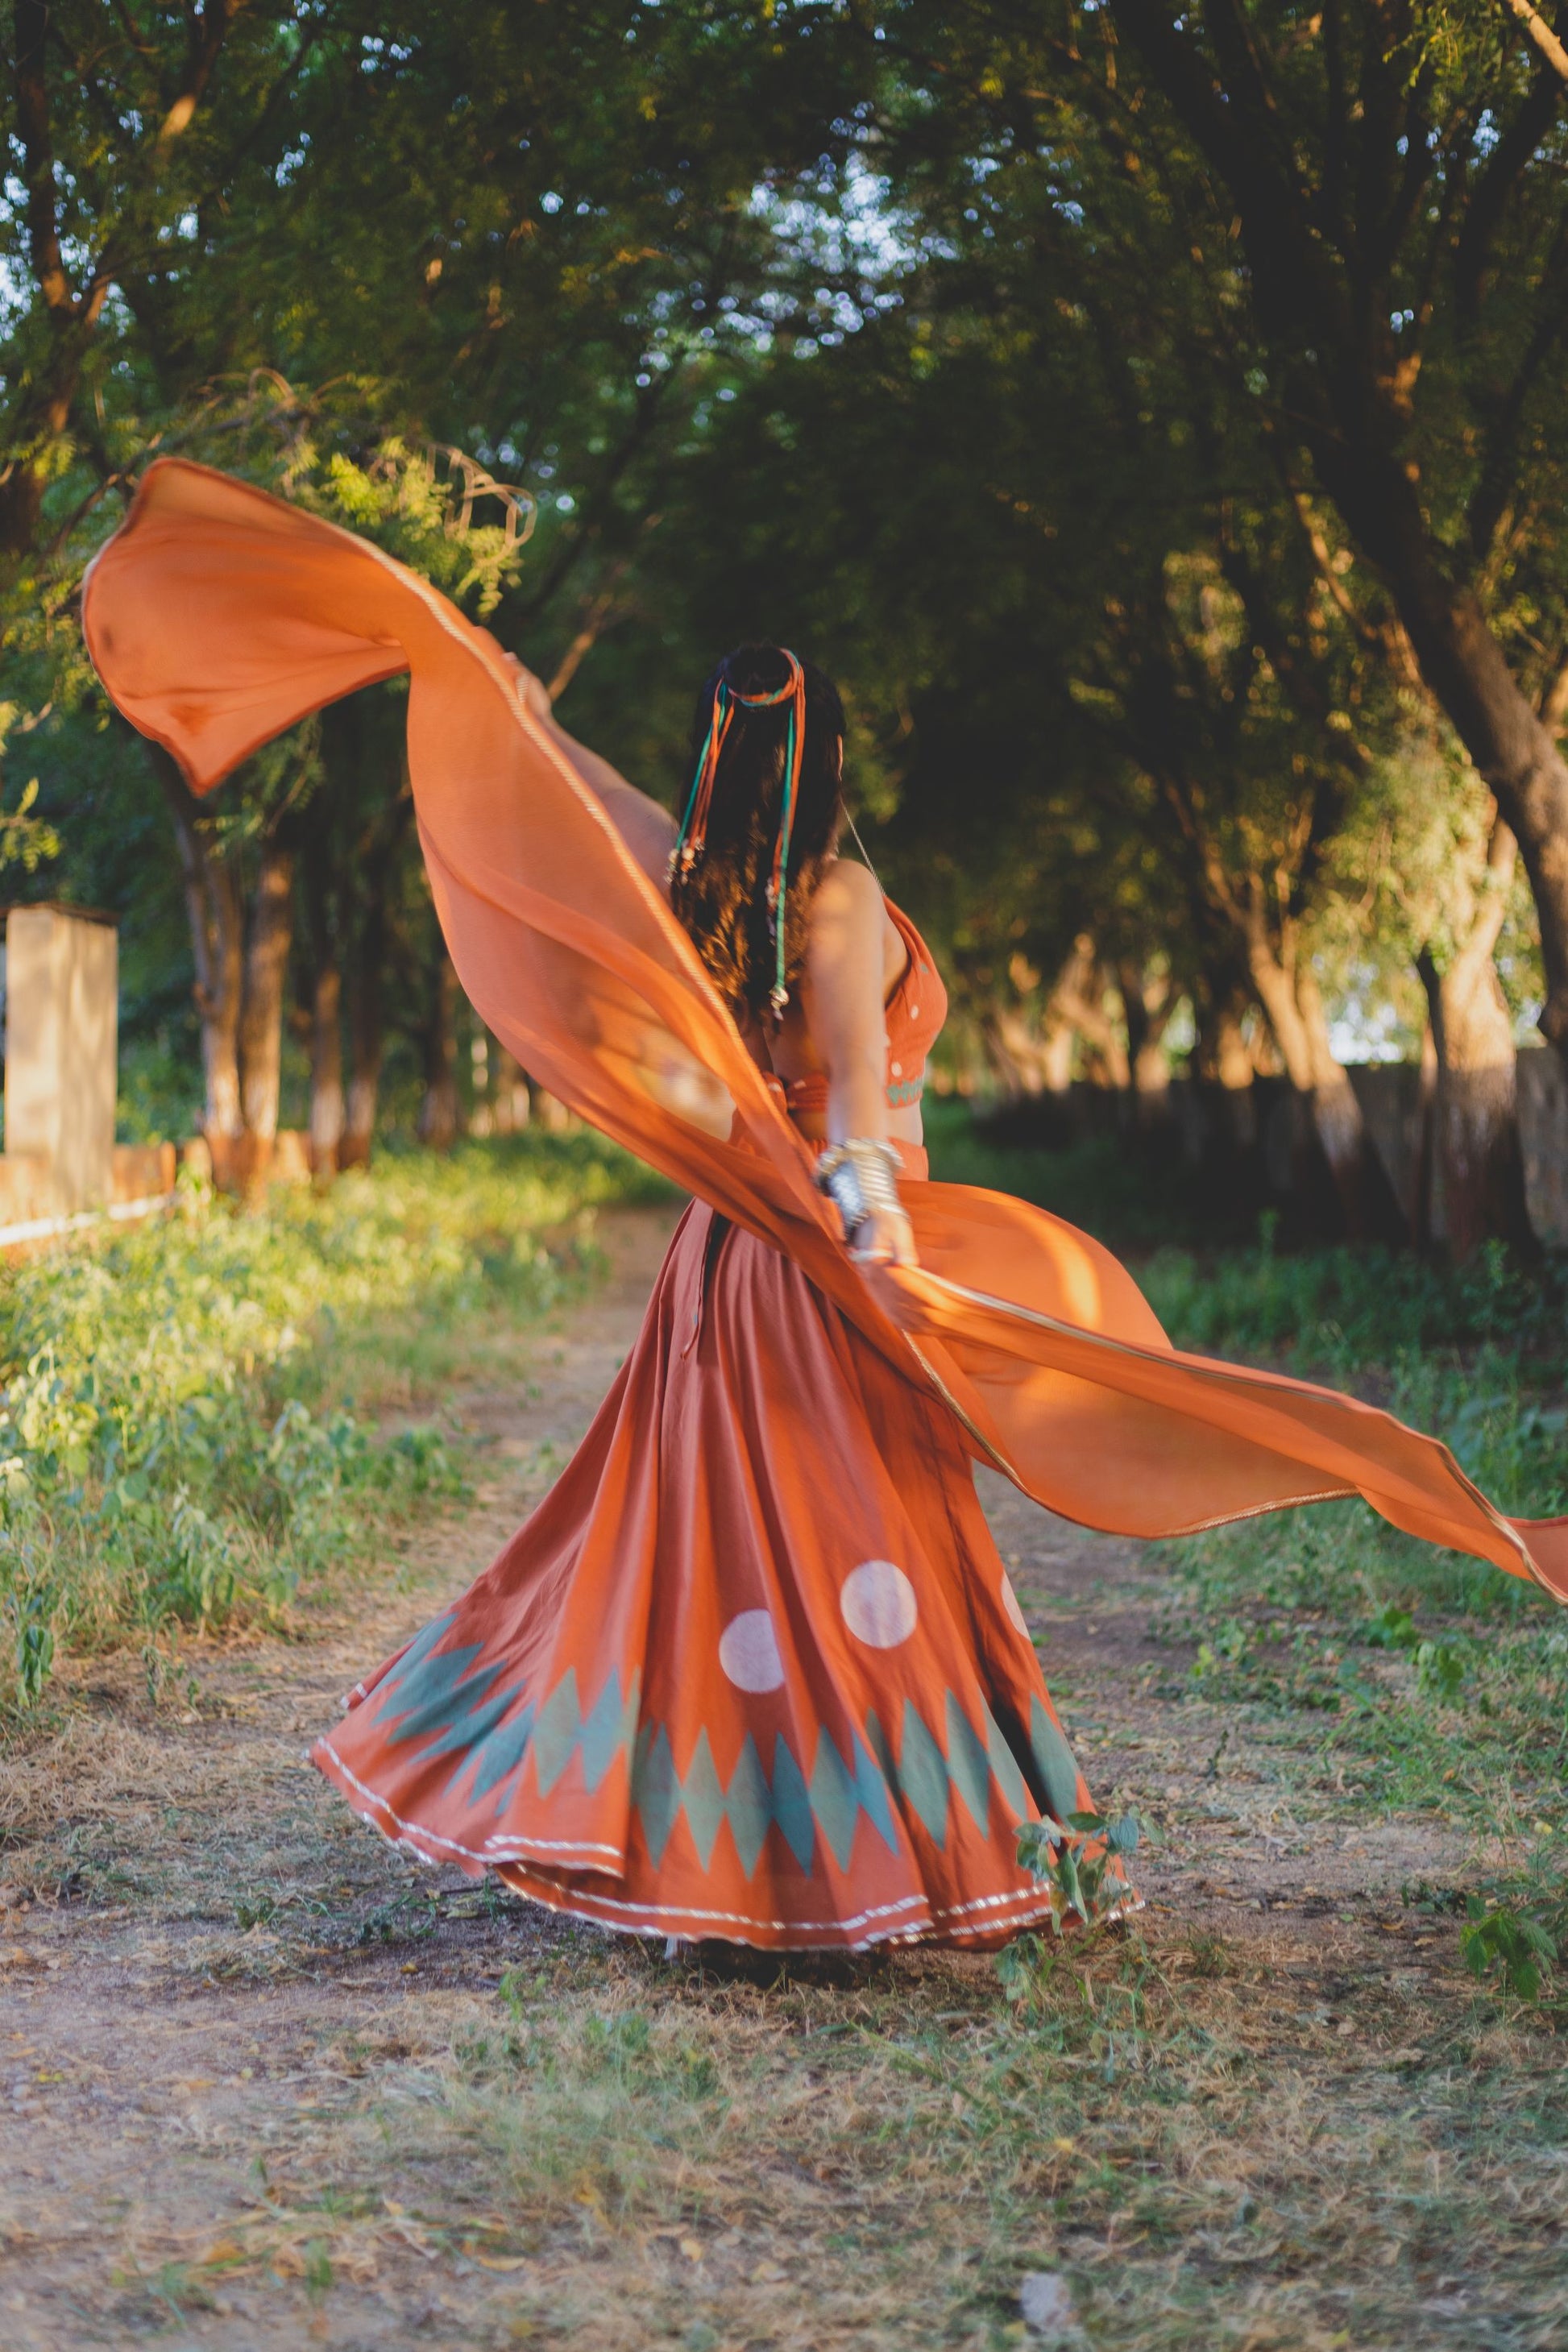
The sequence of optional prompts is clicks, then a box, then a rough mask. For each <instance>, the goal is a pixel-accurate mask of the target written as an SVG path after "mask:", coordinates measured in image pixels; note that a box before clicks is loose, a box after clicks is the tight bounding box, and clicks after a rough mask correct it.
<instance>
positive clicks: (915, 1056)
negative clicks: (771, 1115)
mask: <svg viewBox="0 0 1568 2352" xmlns="http://www.w3.org/2000/svg"><path fill="white" fill-rule="evenodd" d="M883 903H884V904H885V906H886V907H887V909H888V912H889V915H890V916H891V917H892V919H893V922H894V925H895V927H896V929H897V930H898V934H899V937H900V939H901V940H903V943H904V945H905V947H906V948H907V949H908V950H909V959H910V960H909V962H908V963H907V964H906V966H905V967H904V976H903V978H902V979H901V980H900V982H899V984H898V986H897V987H896V988H895V989H894V991H893V992H892V994H891V996H890V997H889V999H888V1008H887V1012H888V1107H889V1109H890V1110H899V1109H902V1108H907V1107H908V1106H910V1105H911V1104H914V1103H918V1102H919V1100H920V1098H921V1095H922V1094H923V1093H924V1092H925V1082H926V1055H928V1054H929V1053H930V1052H931V1047H932V1046H933V1045H935V1043H936V1041H937V1038H938V1037H939V1036H940V1035H941V1034H942V1023H943V1022H944V1021H945V1020H946V1019H947V991H946V989H945V988H944V987H943V986H942V974H941V973H940V972H939V971H937V968H936V964H935V961H933V959H932V956H931V950H930V949H929V948H928V947H927V945H926V943H925V941H924V940H922V939H921V935H920V933H919V931H918V930H916V929H915V927H914V925H913V923H911V922H910V919H909V917H908V916H907V915H906V914H905V913H904V911H903V909H902V908H901V907H895V906H894V904H893V902H892V900H891V899H890V898H887V899H885V900H884V902H883ZM784 1103H785V1105H786V1107H787V1108H788V1110H789V1112H790V1114H791V1116H792V1117H794V1118H801V1117H804V1116H806V1115H807V1114H809V1113H811V1112H813V1111H825V1110H826V1108H827V1073H826V1070H810V1071H808V1072H807V1073H806V1075H805V1077H804V1078H792V1079H790V1080H789V1081H787V1082H786V1083H785V1084H784Z"/></svg>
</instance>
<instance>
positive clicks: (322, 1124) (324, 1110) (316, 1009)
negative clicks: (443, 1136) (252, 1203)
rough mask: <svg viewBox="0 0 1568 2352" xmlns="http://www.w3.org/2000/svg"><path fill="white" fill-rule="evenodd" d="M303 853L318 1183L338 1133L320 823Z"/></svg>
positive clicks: (313, 1154)
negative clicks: (308, 946) (308, 948)
mask: <svg viewBox="0 0 1568 2352" xmlns="http://www.w3.org/2000/svg"><path fill="white" fill-rule="evenodd" d="M303 856H304V860H305V887H304V893H303V896H304V902H305V922H306V930H307V936H308V940H309V945H310V1004H309V1008H308V1011H309V1023H310V1173H311V1174H312V1176H314V1177H315V1178H316V1180H317V1181H318V1182H324V1183H330V1182H331V1180H332V1178H333V1177H334V1176H335V1175H336V1174H337V1171H338V1150H339V1147H340V1145H341V1144H342V1136H343V1035H342V993H343V987H342V969H341V967H340V964H339V960H338V955H339V950H338V939H337V936H336V926H335V925H334V923H333V920H332V911H331V895H330V883H331V835H330V833H329V832H328V831H327V829H326V828H325V827H321V826H318V827H317V828H316V829H315V831H314V833H313V835H312V837H311V838H310V840H309V841H308V842H307V843H306V845H305V846H304V851H303ZM340 904H341V894H340Z"/></svg>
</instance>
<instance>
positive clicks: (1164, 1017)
mask: <svg viewBox="0 0 1568 2352" xmlns="http://www.w3.org/2000/svg"><path fill="white" fill-rule="evenodd" d="M1117 985H1118V987H1119V988H1120V989H1121V1003H1122V1007H1123V1018H1124V1020H1125V1022H1126V1024H1127V1043H1128V1046H1129V1049H1130V1051H1131V1057H1132V1097H1133V1105H1134V1111H1133V1116H1134V1120H1135V1123H1136V1125H1137V1126H1138V1127H1140V1128H1141V1129H1151V1128H1156V1127H1163V1125H1164V1123H1165V1121H1166V1120H1167V1119H1168V1118H1170V1116H1171V1064H1170V1058H1169V1056H1168V1055H1167V1054H1166V1052H1165V1043H1164V1040H1165V1031H1166V1030H1167V1028H1168V1027H1169V1026H1170V1023H1171V1016H1172V1014H1173V1013H1174V1012H1175V1009H1176V989H1175V984H1174V982H1173V980H1172V978H1171V975H1170V973H1169V972H1150V971H1143V970H1141V969H1140V968H1139V966H1138V965H1137V964H1133V963H1123V964H1121V966H1120V967H1119V968H1118V971H1117Z"/></svg>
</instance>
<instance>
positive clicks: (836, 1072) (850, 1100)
mask: <svg viewBox="0 0 1568 2352" xmlns="http://www.w3.org/2000/svg"><path fill="white" fill-rule="evenodd" d="M887 928H888V918H887V913H886V910H885V909H884V908H883V905H882V893H881V890H880V888H879V885H878V883H877V879H876V877H875V876H874V875H871V874H868V872H867V870H866V868H865V867H864V866H855V865H851V864H850V863H848V861H847V860H846V859H844V858H838V859H836V860H835V861H834V863H833V864H832V865H831V866H828V868H827V871H826V874H824V876H823V877H822V880H821V882H820V883H819V884H818V886H817V890H816V897H815V898H813V900H812V902H811V932H810V937H809V939H808V940H807V943H806V951H805V971H804V972H803V973H802V975H801V987H800V997H801V1010H802V1012H803V1013H805V1019H806V1024H807V1026H808V1027H809V1029H810V1031H811V1039H812V1043H813V1045H815V1046H816V1050H817V1052H818V1054H819V1055H821V1057H822V1061H823V1065H824V1067H825V1068H826V1072H827V1137H828V1141H829V1142H830V1143H847V1142H848V1141H849V1140H850V1139H852V1138H854V1139H860V1138H864V1139H867V1140H868V1141H870V1142H873V1143H885V1142H887V1140H888V1090H887V1089H888V1026H887V1010H886V992H887V982H886V940H887ZM856 1242H857V1246H858V1253H859V1254H860V1255H863V1256H866V1257H868V1258H871V1259H873V1260H875V1261H876V1262H878V1263H879V1264H886V1263H888V1262H889V1261H890V1262H891V1263H892V1264H893V1265H918V1263H919V1260H918V1259H917V1258H916V1256H915V1251H914V1243H913V1239H912V1237H911V1235H910V1224H909V1219H908V1218H907V1217H906V1216H905V1215H904V1213H903V1212H902V1211H901V1210H891V1209H879V1210H873V1211H872V1213H871V1214H870V1215H869V1216H868V1218H867V1219H866V1221H865V1223H863V1224H861V1225H860V1226H859V1227H858V1230H857V1234H856Z"/></svg>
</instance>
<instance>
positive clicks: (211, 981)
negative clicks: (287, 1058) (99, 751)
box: [147, 743, 245, 1182]
mask: <svg viewBox="0 0 1568 2352" xmlns="http://www.w3.org/2000/svg"><path fill="white" fill-rule="evenodd" d="M147 755H148V757H149V759H150V760H151V761H152V763H153V773H154V774H155V775H156V777H157V779H158V782H159V785H160V787H161V788H162V791H163V799H164V802H165V803H166V805H167V807H168V811H169V814H170V816H171V818H172V819H173V821H174V840H175V844H176V845H177V847H178V850H179V856H180V871H181V875H182V877H183V879H184V896H185V915H186V919H187V920H188V922H189V924H190V930H191V961H192V963H193V964H194V966H195V988H194V990H193V992H192V993H193V994H194V996H195V1005H196V1015H197V1018H198V1020H199V1021H200V1024H201V1039H202V1074H203V1078H204V1082H205V1106H204V1109H203V1116H202V1132H203V1133H204V1135H205V1137H206V1139H207V1144H208V1148H209V1149H210V1150H211V1152H212V1157H213V1170H214V1173H215V1174H216V1176H217V1177H218V1179H219V1181H220V1182H221V1181H224V1180H225V1179H226V1175H227V1172H228V1170H229V1166H230V1163H231V1162H232V1160H233V1159H234V1156H235V1153H236V1150H237V1146H238V1142H239V1138H240V1134H241V1132H242V1130H243V1127H244V1119H243V1118H242V1116H241V1111H240V1098H239V1008H240V999H241V995H242V992H243V988H244V973H245V918H244V908H243V907H242V905H241V902H240V896H239V889H238V886H237V882H236V879H235V876H234V870H233V868H232V867H231V866H229V865H228V864H227V863H226V861H225V860H224V859H223V858H221V857H219V856H217V855H216V851H215V850H214V847H213V845H212V843H211V841H210V840H209V839H208V837H207V835H205V832H204V831H203V830H202V828H201V827H200V825H199V824H198V823H197V819H198V817H199V815H200V811H201V803H199V802H198V801H197V799H196V798H195V794H194V793H192V792H191V790H190V788H189V787H188V785H187V784H186V782H185V780H184V777H183V776H182V775H181V773H180V771H179V769H178V767H177V766H176V765H175V763H174V760H173V759H172V758H171V757H170V755H169V753H168V752H167V751H164V750H163V747H162V745H161V744H157V743H149V744H148V746H147Z"/></svg>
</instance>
